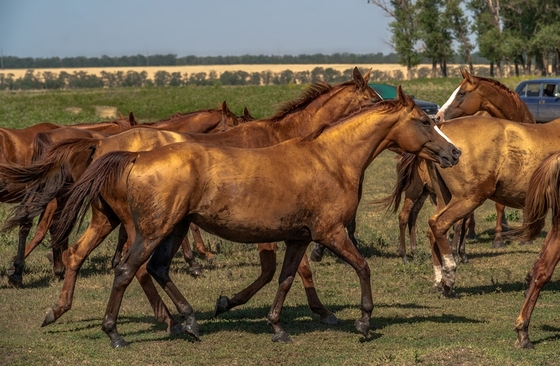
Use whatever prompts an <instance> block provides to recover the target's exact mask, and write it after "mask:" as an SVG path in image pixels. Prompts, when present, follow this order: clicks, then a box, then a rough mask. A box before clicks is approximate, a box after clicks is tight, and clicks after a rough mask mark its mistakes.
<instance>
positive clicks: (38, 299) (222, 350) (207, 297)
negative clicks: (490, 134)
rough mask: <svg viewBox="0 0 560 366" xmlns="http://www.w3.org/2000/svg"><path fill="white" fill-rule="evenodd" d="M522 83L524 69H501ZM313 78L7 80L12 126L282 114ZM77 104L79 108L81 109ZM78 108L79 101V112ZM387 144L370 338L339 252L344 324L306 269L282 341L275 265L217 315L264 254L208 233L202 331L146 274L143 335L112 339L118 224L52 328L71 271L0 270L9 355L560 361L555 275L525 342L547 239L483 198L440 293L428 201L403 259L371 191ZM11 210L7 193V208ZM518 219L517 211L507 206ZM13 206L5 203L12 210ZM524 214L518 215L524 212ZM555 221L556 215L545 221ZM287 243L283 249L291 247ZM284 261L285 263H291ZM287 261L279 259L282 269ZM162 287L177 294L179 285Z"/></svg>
mask: <svg viewBox="0 0 560 366" xmlns="http://www.w3.org/2000/svg"><path fill="white" fill-rule="evenodd" d="M502 81H503V82H504V83H505V84H506V85H508V86H510V87H514V86H515V85H517V83H518V81H519V80H517V79H507V80H502ZM458 83H459V79H453V78H451V79H447V80H443V79H433V80H431V79H430V80H415V81H411V82H403V83H402V84H403V85H404V88H405V90H406V91H407V92H408V93H411V94H414V95H415V96H416V97H418V98H420V99H426V100H432V101H434V102H436V103H439V104H440V105H441V104H443V102H445V100H446V99H447V97H448V95H449V94H451V92H452V91H453V90H454V89H455V87H456V86H457V85H458ZM302 88H303V86H298V85H296V86H293V85H292V86H270V87H268V86H267V87H184V88H166V89H157V88H148V89H125V88H123V89H107V90H88V91H72V92H70V91H56V92H16V93H7V92H0V98H1V99H2V103H0V125H2V126H5V127H24V126H29V125H32V124H34V123H37V122H42V121H53V122H60V123H76V122H80V121H81V122H93V121H99V120H100V119H101V118H100V117H99V116H98V115H97V114H96V113H97V112H96V111H97V110H98V109H96V107H98V106H106V107H114V108H116V109H117V110H119V111H121V112H122V113H128V112H129V111H133V112H134V113H135V115H136V116H137V118H138V119H139V120H140V121H141V122H145V121H150V120H157V119H162V118H166V117H168V116H170V115H171V114H174V113H176V112H187V111H191V110H195V109H201V108H214V107H215V106H216V104H217V102H218V101H223V100H226V101H227V102H228V105H230V107H231V108H232V109H233V110H234V111H235V112H236V113H241V111H242V109H243V107H244V106H247V107H248V109H249V110H250V112H251V113H252V114H253V115H254V116H255V117H264V116H267V115H270V114H271V113H272V112H273V111H274V109H275V106H277V105H278V104H281V103H282V102H285V101H288V100H291V99H292V98H295V97H297V96H298V95H299V94H300V93H301V91H302ZM69 108H76V109H69ZM73 110H74V111H75V110H78V111H79V112H78V113H74V112H73ZM394 156H395V155H394V154H393V153H391V152H384V153H382V154H381V155H380V156H379V157H378V158H377V159H376V160H375V161H374V162H373V163H372V165H371V166H370V168H369V169H368V170H367V171H366V177H365V181H364V192H363V199H362V202H361V204H360V207H359V211H358V217H357V223H358V230H357V233H356V236H357V238H358V240H359V244H360V251H361V252H362V253H363V254H364V256H365V257H366V260H367V261H368V263H369V265H370V268H371V271H372V289H373V296H374V311H373V315H372V322H371V331H370V334H371V336H370V338H369V339H363V337H362V336H360V335H359V334H358V333H357V332H356V331H355V329H354V325H353V323H354V320H355V319H357V318H358V317H359V315H360V310H359V301H360V294H359V293H360V288H359V283H358V278H357V276H356V274H355V272H354V271H353V270H352V269H351V267H349V266H347V265H345V264H343V263H341V262H340V261H338V260H337V259H336V258H335V257H333V256H332V255H328V256H327V257H326V258H325V259H324V260H323V261H322V262H321V263H312V268H313V274H314V280H315V284H316V286H317V291H318V293H319V297H320V298H321V299H322V301H323V302H324V303H325V305H326V306H327V307H328V308H329V309H330V310H331V311H333V312H334V313H335V314H336V316H337V317H338V318H339V319H341V320H342V324H340V325H337V326H326V325H323V324H320V323H319V321H318V319H317V317H316V316H314V315H311V312H310V311H309V309H308V308H307V304H306V300H305V293H304V290H303V287H302V286H301V281H300V280H299V278H298V279H296V281H295V283H294V285H293V286H292V290H291V291H290V294H289V296H288V298H287V300H286V303H285V307H284V309H283V313H282V324H283V327H284V329H285V330H286V331H287V332H288V333H289V334H290V335H291V337H292V339H293V341H294V342H293V343H292V344H277V343H273V342H271V340H270V339H271V336H272V332H271V329H270V327H269V326H268V325H267V323H266V314H267V312H268V310H269V307H270V303H271V301H272V299H273V297H274V294H275V292H276V287H277V286H276V282H275V281H276V278H275V279H274V280H273V283H271V284H269V285H268V286H266V287H265V288H264V289H263V290H262V291H261V292H260V293H258V294H257V295H256V296H255V297H254V298H253V299H252V300H251V301H250V302H249V303H248V304H246V305H244V306H242V307H239V308H237V309H234V310H233V311H231V312H230V313H226V314H224V315H222V316H220V317H219V318H217V319H214V318H213V317H212V313H213V309H214V304H215V301H216V299H217V298H218V296H219V295H221V294H223V295H228V296H231V295H233V294H234V293H236V292H238V291H239V290H241V289H242V288H244V287H245V286H247V285H248V284H249V283H250V282H252V281H253V279H254V278H256V277H257V275H258V273H259V271H260V267H259V264H258V254H257V251H256V250H255V246H254V245H241V244H235V243H230V242H227V241H224V240H222V239H219V238H216V237H213V236H211V235H206V234H205V236H204V237H205V239H206V241H207V243H209V245H210V248H211V249H212V250H213V251H214V252H215V253H217V261H216V262H215V264H213V265H210V264H207V263H206V264H205V269H206V276H205V277H204V278H199V279H193V278H192V277H190V276H189V275H188V274H187V271H186V269H187V267H186V265H185V264H184V262H183V260H182V258H181V256H180V255H178V256H177V257H176V258H175V259H174V263H173V266H172V271H173V272H172V274H171V276H172V278H173V279H174V281H175V283H176V284H177V286H178V287H179V288H180V290H181V291H182V292H183V293H184V294H185V296H186V297H187V299H188V300H189V302H190V303H191V304H192V305H193V307H194V309H195V312H196V316H197V319H198V322H199V324H200V326H201V333H202V334H201V336H202V342H199V343H193V342H192V340H191V339H190V338H189V337H187V336H174V337H169V336H168V335H167V333H166V330H165V326H164V325H163V324H160V323H157V321H156V320H155V319H154V318H153V314H152V311H151V308H150V307H149V304H148V302H147V301H146V300H145V298H144V295H143V292H142V291H141V289H140V287H139V286H138V284H137V283H136V282H133V283H132V284H131V286H130V287H129V289H128V290H127V292H126V294H125V297H124V301H123V305H122V308H121V313H120V317H119V331H120V333H121V334H122V335H123V336H124V337H125V338H126V339H127V340H128V341H129V342H131V345H130V347H129V348H126V349H116V350H115V349H111V348H110V346H109V339H108V337H107V336H106V335H105V333H103V331H102V330H101V321H102V318H103V314H104V311H105V305H106V302H107V299H108V295H109V290H110V288H111V284H112V273H111V270H110V269H109V261H110V258H111V256H112V254H113V251H114V247H115V243H116V235H115V234H114V233H113V234H112V236H111V237H109V238H108V239H107V240H106V243H104V244H102V245H101V246H100V247H99V248H98V249H97V250H96V251H94V252H93V253H92V255H91V256H90V257H89V258H88V260H87V261H86V262H85V264H84V266H83V268H82V270H81V274H80V277H79V279H78V284H77V287H76V293H75V298H74V303H73V306H72V309H71V310H70V311H69V312H68V313H66V314H65V315H64V316H63V317H62V318H60V319H59V320H58V321H57V322H56V323H55V324H52V325H50V326H48V327H45V328H41V327H40V324H41V322H42V319H43V315H44V310H45V309H47V308H48V307H50V306H52V305H53V304H54V303H55V302H56V301H57V299H58V293H59V291H60V288H61V283H60V282H59V281H57V280H55V279H54V278H53V276H52V270H51V268H50V264H49V262H48V260H47V258H46V257H45V254H46V253H47V251H48V248H47V246H46V245H43V246H40V247H39V248H38V249H37V251H36V252H34V253H32V254H31V256H30V257H29V259H28V261H27V262H26V272H25V275H24V286H25V288H24V289H20V290H16V289H12V288H9V287H8V285H7V279H6V278H5V277H2V279H1V281H0V365H23V364H26V365H27V364H31V365H44V364H49V365H51V364H84V365H88V364H92V365H117V364H158V365H171V364H181V365H193V364H199V365H226V364H228V365H269V364H271V365H272V364H274V365H415V364H421V365H554V364H557V363H558V359H559V356H560V347H559V345H560V326H559V321H560V312H559V311H558V310H559V309H558V302H559V301H560V292H559V291H560V282H559V277H558V274H555V275H554V276H553V278H552V280H551V282H550V283H549V284H548V285H547V286H546V287H545V289H544V291H543V292H542V293H541V298H540V300H539V302H538V303H537V306H536V309H535V311H534V314H533V317H532V323H531V327H530V335H531V339H532V341H533V342H534V343H535V346H536V349H535V350H532V351H527V350H518V349H515V348H514V347H513V344H514V341H515V339H516V335H515V332H514V331H513V323H514V320H515V318H516V316H517V314H518V312H519V309H520V307H521V304H522V302H523V290H524V289H523V284H522V283H523V280H524V278H525V275H526V273H527V271H528V270H529V268H530V266H531V265H532V263H533V262H534V260H535V259H536V256H537V253H538V252H539V250H540V245H541V243H542V238H539V239H538V240H536V241H535V243H534V244H533V245H525V246H521V245H519V244H518V243H516V242H511V243H509V245H508V246H507V247H506V248H504V249H500V250H496V249H492V248H491V240H492V237H493V236H492V234H493V226H494V215H495V211H494V205H493V203H491V202H487V203H485V204H484V205H483V206H482V207H481V208H480V209H479V210H477V211H476V219H477V233H478V239H477V240H476V241H473V242H469V243H468V244H467V252H468V255H469V258H470V262H469V263H468V264H465V265H459V268H458V272H457V283H456V291H457V294H458V295H459V296H458V298H456V299H453V300H449V299H441V298H440V297H439V296H438V295H437V294H434V293H432V292H431V291H430V290H431V285H432V275H433V270H432V265H431V254H430V251H429V248H428V241H427V235H426V234H427V232H426V230H427V219H428V217H429V216H430V215H431V214H432V213H433V208H432V207H431V205H430V204H426V206H425V207H424V209H423V210H422V212H421V214H420V217H419V240H420V242H419V246H420V248H419V251H418V252H417V253H416V254H415V255H414V256H413V257H412V260H411V262H410V263H409V264H407V265H404V264H402V261H401V260H400V258H399V257H398V256H397V255H396V246H397V240H398V221H397V216H396V215H395V214H393V213H388V212H385V211H382V210H379V208H378V207H376V206H374V205H372V204H371V201H372V200H374V199H378V198H382V197H385V196H386V195H387V194H388V193H389V192H390V191H391V189H392V186H393V184H394V183H395V160H394ZM1 209H3V210H8V209H9V206H8V205H3V206H2V207H1ZM507 212H508V213H509V217H510V219H514V218H515V217H516V216H517V215H515V214H514V213H515V211H514V210H512V209H508V210H507ZM5 215H6V212H0V219H2V218H3V217H5ZM515 223H516V222H512V224H515ZM546 228H548V227H546ZM16 241H17V235H16V233H15V232H10V233H0V273H2V275H4V274H5V272H6V269H7V268H8V267H9V266H10V265H11V258H12V257H13V255H14V254H15V243H16ZM283 251H284V249H283V247H282V246H281V247H280V250H279V258H282V255H283ZM278 271H279V269H278ZM278 271H277V272H278ZM162 296H163V298H164V300H165V301H166V302H168V303H169V304H170V301H168V300H167V299H168V298H167V297H166V296H165V295H164V294H163V292H162Z"/></svg>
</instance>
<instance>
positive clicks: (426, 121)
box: [422, 119, 430, 126]
mask: <svg viewBox="0 0 560 366" xmlns="http://www.w3.org/2000/svg"><path fill="white" fill-rule="evenodd" d="M422 124H423V125H424V126H429V125H430V121H429V120H427V119H423V120H422Z"/></svg>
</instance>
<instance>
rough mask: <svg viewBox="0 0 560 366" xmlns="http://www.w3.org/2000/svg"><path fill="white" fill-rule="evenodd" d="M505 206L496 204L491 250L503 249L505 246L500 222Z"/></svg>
mask: <svg viewBox="0 0 560 366" xmlns="http://www.w3.org/2000/svg"><path fill="white" fill-rule="evenodd" d="M504 210H505V206H504V205H500V204H498V203H496V228H495V230H494V240H493V241H492V248H503V247H505V246H506V243H505V242H504V238H503V237H502V231H503V226H502V221H503V219H504Z"/></svg>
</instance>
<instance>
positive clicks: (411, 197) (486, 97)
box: [397, 69, 535, 263]
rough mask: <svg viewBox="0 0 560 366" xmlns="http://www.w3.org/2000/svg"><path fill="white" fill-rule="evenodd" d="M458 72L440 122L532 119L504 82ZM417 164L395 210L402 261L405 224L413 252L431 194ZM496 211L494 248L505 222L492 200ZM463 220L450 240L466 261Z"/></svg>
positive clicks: (424, 171)
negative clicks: (475, 118)
mask: <svg viewBox="0 0 560 366" xmlns="http://www.w3.org/2000/svg"><path fill="white" fill-rule="evenodd" d="M461 73H462V75H463V80H462V81H461V83H460V84H459V86H458V87H457V89H455V91H454V92H453V93H452V94H451V96H450V97H449V99H448V100H447V102H446V103H445V104H444V105H443V106H442V107H441V108H440V110H439V111H438V113H437V115H436V120H438V121H439V122H440V123H443V122H446V121H449V120H451V119H453V118H458V117H463V116H472V115H489V116H492V117H497V118H503V119H508V120H511V121H517V122H521V123H535V119H534V118H533V115H532V114H531V112H529V109H528V108H527V106H526V105H525V103H523V101H522V100H521V99H520V98H519V95H518V94H517V93H515V92H514V91H512V90H510V89H509V88H508V87H507V86H505V85H503V84H502V83H500V82H499V81H497V80H494V79H490V78H484V77H478V76H474V75H472V74H470V73H469V72H468V71H467V70H466V69H461ZM405 164H406V163H405ZM418 167H419V169H418V171H416V172H413V173H412V174H415V175H416V176H415V177H414V178H413V179H412V182H413V183H412V184H411V185H410V186H409V187H408V188H407V189H405V190H404V193H405V197H404V200H403V207H402V209H401V211H400V213H399V229H400V236H399V250H398V253H399V255H401V257H402V258H403V262H405V263H406V262H407V261H408V259H407V256H406V243H405V237H406V228H407V226H408V233H409V238H410V247H411V250H412V252H414V251H415V250H416V219H417V217H418V213H419V211H420V209H421V208H422V206H423V204H424V202H425V200H426V198H427V197H428V196H430V195H432V197H433V195H434V191H433V188H432V187H431V185H430V179H429V176H428V174H427V167H426V165H425V163H423V162H421V163H420V165H419V166H418ZM397 169H398V167H397ZM496 213H497V218H496V228H495V238H494V240H493V247H494V248H498V247H502V246H504V240H503V237H502V232H503V227H502V224H503V223H505V216H504V206H503V205H501V204H499V203H496ZM468 217H469V221H468V222H469V224H470V225H469V235H468V237H474V215H473V214H470V215H468ZM465 224H466V222H465V220H460V221H459V223H458V224H457V225H455V227H454V229H455V234H454V235H453V240H452V243H451V246H452V250H453V253H454V255H455V257H456V258H460V259H461V260H462V261H463V262H464V263H466V262H467V261H468V258H467V256H466V253H465V240H464V239H465V235H466V230H465V226H466V225H465Z"/></svg>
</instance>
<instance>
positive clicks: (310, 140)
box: [57, 87, 461, 347]
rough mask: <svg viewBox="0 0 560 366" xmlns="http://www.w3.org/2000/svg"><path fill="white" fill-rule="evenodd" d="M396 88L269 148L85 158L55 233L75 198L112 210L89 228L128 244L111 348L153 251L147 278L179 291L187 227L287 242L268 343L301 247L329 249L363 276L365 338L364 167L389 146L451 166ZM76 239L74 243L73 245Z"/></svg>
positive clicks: (197, 147)
mask: <svg viewBox="0 0 560 366" xmlns="http://www.w3.org/2000/svg"><path fill="white" fill-rule="evenodd" d="M397 93H398V98H397V100H390V101H382V102H379V103H376V104H372V105H370V106H369V107H366V108H364V109H363V110H362V111H360V112H358V113H355V114H352V115H350V116H349V117H346V118H342V119H341V120H340V121H338V123H333V124H331V125H330V126H324V127H322V128H320V129H319V130H318V131H316V132H315V133H312V134H311V135H309V136H307V137H305V138H294V139H291V140H288V141H285V142H283V143H279V144H277V145H273V146H270V147H266V148H260V149H247V148H233V147H223V146H218V145H209V144H196V143H190V142H187V143H177V144H171V145H166V146H164V147H160V148H157V149H154V150H151V151H143V152H136V153H133V152H122V151H119V152H112V153H108V154H105V155H103V156H102V157H100V158H99V159H98V160H96V161H95V162H93V163H92V165H90V166H89V167H88V169H87V170H86V172H85V173H84V174H83V175H82V176H81V178H80V179H79V180H78V182H76V184H75V185H74V186H73V187H72V188H71V190H70V192H69V198H68V200H67V205H66V206H65V208H64V210H63V213H62V215H61V220H60V221H59V222H60V223H62V224H63V226H62V227H60V228H57V232H59V233H62V234H64V233H66V232H67V231H68V226H72V224H73V223H74V222H75V221H76V219H77V217H78V218H79V216H81V215H79V213H80V211H82V213H83V211H85V210H81V207H82V204H85V206H87V205H89V204H93V205H103V206H105V209H106V212H108V213H110V214H109V215H107V216H105V217H100V215H98V216H96V217H95V218H92V222H93V220H96V221H97V223H96V225H95V227H96V230H98V231H103V230H104V231H105V232H108V231H111V230H112V229H113V228H114V227H115V226H116V225H118V224H119V223H121V222H122V225H124V227H125V229H126V231H127V233H128V236H129V238H131V239H132V245H131V247H130V248H129V249H128V251H127V252H126V254H125V255H124V256H123V258H122V260H121V262H120V263H119V264H118V265H117V267H116V268H115V280H114V283H113V288H112V290H111V295H110V298H109V302H108V305H107V311H106V314H105V317H104V320H103V326H102V329H103V330H104V331H105V332H106V334H107V335H108V336H109V338H110V339H111V345H112V346H113V347H122V346H126V345H127V344H128V343H127V342H126V341H125V340H124V339H123V338H122V337H121V336H120V335H119V333H118V331H117V327H116V324H117V316H118V312H119V308H120V304H121V301H122V297H123V295H124V291H125V290H126V288H127V287H128V284H129V283H130V282H131V280H132V278H133V277H134V274H135V273H136V272H137V271H138V270H139V268H140V266H142V265H143V264H144V263H145V262H146V261H147V260H148V259H149V258H150V257H151V259H150V261H149V262H148V266H147V268H148V271H149V272H150V274H151V275H152V276H153V277H154V278H155V279H156V280H157V282H158V283H159V284H160V285H161V286H162V287H163V288H164V290H165V291H166V292H167V293H168V295H170V296H176V295H177V293H178V290H177V288H176V286H175V285H174V283H173V282H172V281H171V279H170V278H169V265H170V262H171V259H172V257H173V255H174V253H175V251H176V250H177V248H178V246H179V244H180V242H181V240H182V239H183V237H184V236H185V235H186V233H187V231H188V227H189V223H190V222H194V223H196V224H197V225H199V226H200V227H201V228H203V229H204V230H205V231H208V232H210V233H213V234H215V235H218V236H220V237H222V238H225V239H227V240H231V241H234V242H240V243H255V242H272V241H280V240H283V241H285V242H286V253H285V257H284V263H283V266H282V272H281V274H280V277H279V287H278V292H277V295H276V297H275V299H274V301H273V304H272V306H271V309H270V312H269V314H268V322H269V324H270V325H271V326H272V329H273V332H274V335H273V340H274V341H282V342H288V341H290V337H289V336H288V335H287V333H286V332H285V331H284V330H283V329H282V327H281V325H280V313H281V309H282V305H283V302H284V299H285V298H286V295H287V293H288V291H289V289H290V287H291V284H292V282H293V280H294V275H295V273H296V270H297V268H298V266H299V264H300V263H301V260H302V258H303V255H304V254H305V251H306V249H307V247H308V245H309V243H310V242H311V241H316V242H319V243H321V244H323V245H325V246H327V248H329V249H330V250H331V251H333V252H334V253H335V254H337V255H338V256H339V257H340V258H341V259H343V260H344V261H346V262H347V263H349V264H350V265H351V266H352V267H353V268H354V269H355V270H356V273H357V275H358V277H359V279H360V286H361V310H362V316H361V318H360V319H358V320H357V321H356V324H355V325H356V328H357V330H358V331H359V332H360V333H361V334H363V335H364V336H366V337H367V335H368V333H369V327H370V319H371V312H372V310H373V302H372V294H371V284H370V270H369V266H368V264H367V262H366V261H365V259H364V257H363V256H362V255H361V254H360V253H359V252H358V250H357V249H356V247H355V246H354V245H353V243H352V242H351V241H350V239H349V237H348V234H347V232H346V229H345V227H346V226H347V225H348V223H349V222H350V221H351V220H352V219H353V218H354V217H355V215H356V210H357V207H358V203H359V200H360V195H359V193H358V192H359V190H360V185H361V182H362V176H363V172H364V171H365V169H366V168H367V167H368V166H369V164H370V163H371V162H372V161H373V160H374V158H375V157H376V156H377V155H378V154H380V153H381V152H382V151H383V150H384V149H386V148H398V149H401V150H403V151H407V152H410V153H415V154H419V155H420V156H422V157H424V158H426V159H430V160H432V161H435V162H438V163H439V164H440V165H441V166H442V167H449V166H452V165H454V164H456V163H457V162H458V160H459V155H460V154H461V153H460V151H459V150H457V148H456V147H455V146H454V145H453V144H452V143H451V142H450V141H449V139H448V138H447V137H446V136H445V135H443V134H442V133H441V132H440V131H439V129H438V128H437V127H436V126H435V124H434V122H433V121H432V120H431V119H430V118H429V117H428V116H427V115H426V114H425V113H424V112H423V111H422V110H421V109H420V108H419V107H418V106H417V105H416V104H415V103H414V101H413V100H412V99H411V98H410V97H408V96H406V95H404V93H403V92H402V89H401V88H400V87H398V89H397ZM348 156H352V159H348ZM91 228H92V225H90V227H89V228H88V229H87V230H86V232H85V233H84V235H83V236H82V238H87V237H88V236H89V235H90V232H89V231H90V230H91ZM82 243H84V241H82V240H80V241H78V243H76V245H75V246H74V247H72V249H74V248H76V250H80V249H79V247H80V246H81V245H82ZM176 300H177V301H180V302H182V303H184V305H185V306H184V307H182V309H181V315H182V316H183V317H184V318H185V319H186V323H185V325H184V326H183V330H184V331H185V332H186V333H188V334H190V335H192V336H193V337H194V338H195V339H197V340H198V339H199V338H200V334H199V331H198V324H197V323H196V319H195V316H194V313H193V309H192V307H191V306H190V304H189V303H188V302H187V301H186V299H185V298H184V297H182V296H180V297H178V298H176Z"/></svg>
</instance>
